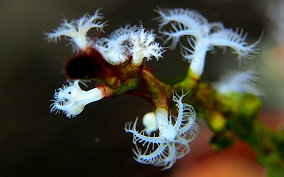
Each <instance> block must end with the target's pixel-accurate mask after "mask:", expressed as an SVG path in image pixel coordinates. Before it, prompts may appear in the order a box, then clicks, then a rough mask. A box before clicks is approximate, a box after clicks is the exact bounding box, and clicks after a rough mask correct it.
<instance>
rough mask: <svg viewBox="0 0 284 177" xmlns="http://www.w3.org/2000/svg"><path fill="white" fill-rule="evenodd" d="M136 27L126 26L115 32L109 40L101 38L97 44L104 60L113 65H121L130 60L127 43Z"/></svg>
mask: <svg viewBox="0 0 284 177" xmlns="http://www.w3.org/2000/svg"><path fill="white" fill-rule="evenodd" d="M135 29H136V27H130V26H126V27H124V28H119V29H117V30H115V31H114V32H113V33H111V35H110V36H109V38H101V39H99V40H98V41H96V43H95V48H97V49H98V50H99V51H100V52H101V53H102V55H103V56H104V58H105V59H106V60H107V61H108V62H109V63H111V64H120V63H123V62H124V61H126V60H127V59H128V53H127V50H126V49H127V47H128V46H127V45H126V44H127V43H128V41H129V35H130V33H131V32H132V31H133V30H135Z"/></svg>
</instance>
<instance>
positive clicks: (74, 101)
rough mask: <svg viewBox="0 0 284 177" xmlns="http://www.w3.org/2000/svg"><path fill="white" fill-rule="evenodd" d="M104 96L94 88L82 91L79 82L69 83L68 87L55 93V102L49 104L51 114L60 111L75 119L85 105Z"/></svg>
mask: <svg viewBox="0 0 284 177" xmlns="http://www.w3.org/2000/svg"><path fill="white" fill-rule="evenodd" d="M103 97H104V96H103V94H102V92H101V90H100V89H98V88H94V89H91V90H88V91H84V90H82V89H81V88H80V86H79V81H78V80H76V81H73V82H69V85H68V86H65V85H64V86H63V87H62V88H59V89H58V91H56V92H55V94H54V98H55V100H54V101H53V103H52V104H51V112H53V111H56V112H58V111H62V112H63V113H65V114H66V117H69V118H70V117H75V116H76V115H78V114H80V113H81V112H82V111H83V110H84V107H85V105H87V104H89V103H91V102H94V101H98V100H100V99H102V98H103Z"/></svg>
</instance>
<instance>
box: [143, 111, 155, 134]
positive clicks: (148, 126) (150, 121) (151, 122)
mask: <svg viewBox="0 0 284 177" xmlns="http://www.w3.org/2000/svg"><path fill="white" fill-rule="evenodd" d="M143 125H144V126H145V132H146V134H148V135H150V134H151V133H152V132H154V131H157V130H158V126H157V121H156V116H155V113H154V112H148V113H147V114H145V115H144V117H143Z"/></svg>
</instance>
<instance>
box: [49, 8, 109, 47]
mask: <svg viewBox="0 0 284 177" xmlns="http://www.w3.org/2000/svg"><path fill="white" fill-rule="evenodd" d="M101 19H103V16H102V15H101V14H100V12H99V10H97V11H96V12H95V13H94V14H93V15H92V16H89V15H84V16H82V17H81V18H80V19H78V20H72V21H70V22H68V21H67V20H64V22H63V23H62V24H61V25H60V26H59V27H58V28H57V29H55V30H54V31H53V32H52V33H47V38H48V39H49V40H51V41H55V42H56V41H57V40H60V39H61V37H62V36H65V37H68V38H70V39H69V40H70V41H71V43H72V44H73V45H74V48H75V49H77V48H78V49H80V50H84V49H85V48H86V47H89V46H90V39H89V38H88V37H87V33H88V31H89V30H91V29H92V28H95V29H96V30H99V31H102V29H103V27H104V25H105V22H100V21H99V20H101Z"/></svg>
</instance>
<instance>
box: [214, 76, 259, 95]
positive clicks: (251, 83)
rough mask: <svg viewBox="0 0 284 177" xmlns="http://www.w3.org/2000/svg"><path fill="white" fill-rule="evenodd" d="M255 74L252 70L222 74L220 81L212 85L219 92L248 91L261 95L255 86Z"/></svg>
mask: <svg viewBox="0 0 284 177" xmlns="http://www.w3.org/2000/svg"><path fill="white" fill-rule="evenodd" d="M256 82H257V76H256V74H255V73H254V72H253V71H250V70H249V71H245V72H230V73H227V74H225V75H224V76H223V78H222V79H221V81H220V82H217V83H214V84H213V86H214V88H215V89H216V90H218V92H220V93H221V94H229V93H232V92H236V93H250V94H254V95H258V96H259V95H261V94H262V93H261V91H260V90H259V89H258V88H256V86H255V83H256Z"/></svg>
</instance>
